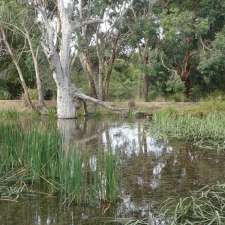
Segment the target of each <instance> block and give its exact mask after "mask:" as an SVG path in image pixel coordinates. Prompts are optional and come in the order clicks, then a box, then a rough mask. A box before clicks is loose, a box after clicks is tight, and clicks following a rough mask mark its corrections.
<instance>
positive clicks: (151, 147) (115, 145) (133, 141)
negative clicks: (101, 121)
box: [102, 125, 172, 157]
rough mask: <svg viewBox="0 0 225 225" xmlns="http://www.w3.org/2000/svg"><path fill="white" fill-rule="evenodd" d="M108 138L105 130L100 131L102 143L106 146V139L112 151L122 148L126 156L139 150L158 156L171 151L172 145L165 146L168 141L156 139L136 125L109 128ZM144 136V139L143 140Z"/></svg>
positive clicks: (135, 153) (136, 153)
mask: <svg viewBox="0 0 225 225" xmlns="http://www.w3.org/2000/svg"><path fill="white" fill-rule="evenodd" d="M108 134H109V140H107V134H106V131H104V132H103V133H102V139H103V143H104V144H105V146H106V148H107V146H108V145H107V144H108V141H110V146H111V150H112V151H114V152H115V151H116V150H122V151H123V152H124V153H125V154H126V155H127V156H131V155H139V154H140V151H144V150H145V151H147V153H152V154H154V155H155V157H160V156H162V155H163V153H169V152H171V151H172V147H170V146H167V144H168V143H165V142H164V143H163V142H159V141H156V140H155V139H153V138H152V137H149V136H148V135H147V131H146V130H143V127H142V128H141V129H139V128H138V125H136V126H130V127H128V126H125V125H121V126H120V127H113V128H109V130H108ZM144 138H145V140H144Z"/></svg>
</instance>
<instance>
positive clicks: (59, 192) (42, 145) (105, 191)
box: [0, 123, 119, 204]
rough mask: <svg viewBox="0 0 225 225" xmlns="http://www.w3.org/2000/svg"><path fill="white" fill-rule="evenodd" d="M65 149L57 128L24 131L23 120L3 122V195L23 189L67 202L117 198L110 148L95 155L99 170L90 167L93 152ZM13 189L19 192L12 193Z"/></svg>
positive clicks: (0, 126) (0, 180)
mask: <svg viewBox="0 0 225 225" xmlns="http://www.w3.org/2000/svg"><path fill="white" fill-rule="evenodd" d="M66 147H67V146H66ZM64 148H65V146H64V143H63V140H62V138H61V136H60V135H59V133H58V131H57V130H56V129H51V128H49V129H46V128H35V127H33V128H26V130H25V129H23V128H22V127H21V126H20V123H10V124H8V123H6V124H0V153H1V154H0V198H8V199H11V200H12V199H17V198H18V197H20V196H21V195H23V194H24V192H26V193H27V192H30V193H33V192H46V193H48V194H53V195H56V196H58V197H59V198H60V199H61V201H62V203H64V204H72V203H77V204H80V203H82V204H83V203H85V204H99V202H100V201H102V200H107V201H110V202H113V201H116V199H117V196H118V181H119V179H118V176H117V175H118V173H117V172H116V170H117V168H118V160H117V159H116V157H115V156H114V155H113V154H112V153H111V152H110V151H109V152H107V153H103V152H100V153H99V154H97V155H96V156H95V157H96V168H97V169H96V170H91V169H90V159H91V157H93V155H90V154H89V153H86V152H80V151H79V150H77V149H74V148H71V149H69V150H68V149H67V150H68V151H67V152H65V151H64ZM21 171H23V173H21ZM19 172H20V173H19ZM18 173H19V175H18ZM37 186H38V187H41V188H39V189H37V188H36V187H37ZM12 190H14V191H17V192H16V193H17V194H16V195H15V194H14V192H12V193H13V194H11V191H12Z"/></svg>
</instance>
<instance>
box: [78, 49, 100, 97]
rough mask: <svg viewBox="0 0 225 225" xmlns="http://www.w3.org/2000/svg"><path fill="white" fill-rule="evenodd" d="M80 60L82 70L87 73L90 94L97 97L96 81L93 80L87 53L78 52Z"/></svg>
mask: <svg viewBox="0 0 225 225" xmlns="http://www.w3.org/2000/svg"><path fill="white" fill-rule="evenodd" d="M80 62H81V65H82V67H83V70H84V72H85V73H86V74H87V78H88V82H89V87H90V91H91V96H92V97H94V98H97V90H96V82H95V80H94V77H93V76H94V71H93V69H92V65H91V62H90V60H89V57H88V55H87V53H86V54H85V53H80Z"/></svg>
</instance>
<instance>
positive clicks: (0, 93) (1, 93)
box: [0, 90, 11, 100]
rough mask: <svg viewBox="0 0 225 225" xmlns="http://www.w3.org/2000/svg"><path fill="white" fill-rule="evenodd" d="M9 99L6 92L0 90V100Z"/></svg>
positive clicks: (9, 96) (8, 94)
mask: <svg viewBox="0 0 225 225" xmlns="http://www.w3.org/2000/svg"><path fill="white" fill-rule="evenodd" d="M9 99H11V95H10V93H9V92H8V91H6V90H0V100H9Z"/></svg>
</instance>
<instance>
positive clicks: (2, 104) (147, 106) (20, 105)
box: [0, 100, 195, 112]
mask: <svg viewBox="0 0 225 225" xmlns="http://www.w3.org/2000/svg"><path fill="white" fill-rule="evenodd" d="M111 104H112V105H113V106H114V107H117V108H124V109H127V108H128V102H125V101H124V102H111ZM46 105H47V106H48V107H50V108H51V107H55V106H56V102H55V101H46ZM193 105H195V103H191V102H140V101H138V102H135V110H137V111H144V112H154V111H157V110H160V109H163V108H168V107H174V108H177V109H179V108H188V107H191V106H193ZM90 108H91V106H90V107H89V109H90ZM5 110H16V111H18V112H27V111H31V109H29V108H28V107H26V106H25V105H24V102H23V101H22V100H0V111H5Z"/></svg>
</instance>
